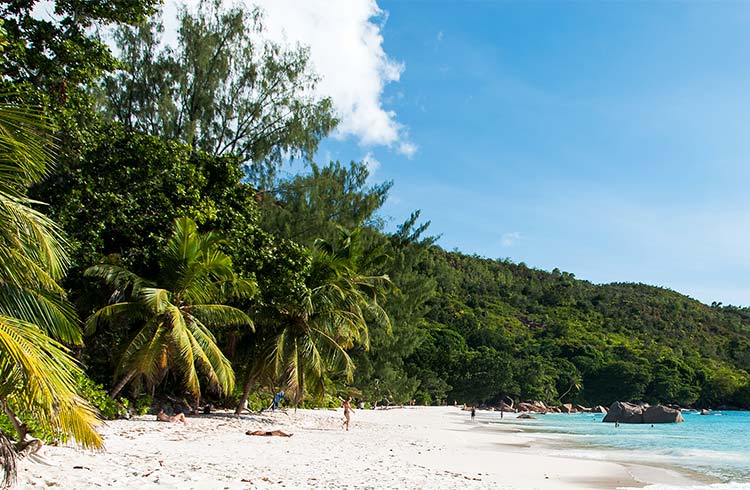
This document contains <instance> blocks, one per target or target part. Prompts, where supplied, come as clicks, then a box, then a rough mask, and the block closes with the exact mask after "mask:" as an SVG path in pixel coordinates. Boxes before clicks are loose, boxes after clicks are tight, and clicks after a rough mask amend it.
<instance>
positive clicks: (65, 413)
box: [0, 94, 102, 484]
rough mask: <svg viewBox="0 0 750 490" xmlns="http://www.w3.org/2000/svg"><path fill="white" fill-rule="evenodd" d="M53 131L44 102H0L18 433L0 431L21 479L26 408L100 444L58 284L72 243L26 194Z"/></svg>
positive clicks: (5, 289) (8, 386)
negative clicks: (81, 388)
mask: <svg viewBox="0 0 750 490" xmlns="http://www.w3.org/2000/svg"><path fill="white" fill-rule="evenodd" d="M11 97H12V95H8V94H6V95H4V96H0V98H2V99H4V100H8V99H9V98H11ZM49 130H51V128H50V127H49V126H48V125H47V124H46V123H45V119H44V117H43V114H42V112H41V110H40V109H38V108H30V107H26V106H22V105H20V104H16V103H8V102H6V103H2V104H0V380H2V381H0V409H2V410H3V412H4V413H5V415H6V416H7V417H8V418H9V419H10V421H11V424H12V425H13V426H14V429H15V431H16V436H17V439H18V441H17V442H16V443H15V444H11V443H10V441H9V439H8V438H9V435H8V434H2V435H1V436H0V439H1V440H0V447H1V448H2V449H0V452H2V453H3V462H2V465H3V468H4V470H5V476H4V478H5V483H6V484H10V483H11V482H12V480H13V479H14V478H15V468H14V455H15V453H16V452H17V451H21V450H23V449H24V448H25V446H27V445H28V444H29V441H27V440H26V436H27V426H26V424H25V423H24V422H23V421H22V420H21V417H22V416H23V414H33V415H31V416H33V417H34V419H35V421H36V423H37V424H38V425H39V426H41V427H42V428H43V429H45V430H49V431H51V432H53V433H58V434H60V435H61V436H62V437H63V438H71V437H72V438H73V439H74V440H75V441H76V443H78V444H79V445H81V446H83V447H89V448H91V447H100V446H101V443H102V441H101V437H100V436H99V434H98V433H97V432H96V430H95V429H94V428H95V426H96V425H98V423H99V420H98V418H97V416H96V410H95V409H94V408H93V407H92V406H91V405H90V404H89V403H88V402H87V401H85V400H83V399H82V398H81V396H80V395H79V394H78V392H77V390H76V388H75V387H76V378H78V377H82V376H83V372H82V371H81V369H80V367H79V366H78V365H77V363H76V361H75V360H74V359H73V358H72V357H71V355H70V353H69V351H68V349H67V348H66V347H65V346H64V345H63V344H62V343H61V342H64V343H66V344H80V342H81V330H80V325H79V323H78V321H77V319H76V315H75V312H74V310H73V309H72V307H71V306H70V305H69V304H68V303H67V302H66V300H65V292H64V291H63V289H62V288H61V287H60V286H59V285H58V284H57V281H59V280H60V279H61V278H62V277H63V275H64V273H65V270H66V268H67V266H68V257H67V255H66V253H65V250H64V248H65V245H66V243H65V240H64V239H63V237H62V235H61V233H60V231H59V229H58V228H57V226H56V225H55V223H53V222H52V221H51V220H50V219H49V218H47V217H46V216H44V215H43V214H42V213H40V212H38V211H36V210H35V209H33V207H32V206H34V205H38V204H40V203H36V202H34V201H31V200H30V199H29V198H28V197H26V194H25V190H26V188H27V187H28V186H29V185H30V184H32V183H34V182H38V181H39V180H41V179H42V178H44V177H45V176H46V175H47V172H48V170H49V164H50V162H51V158H52V154H51V151H50V147H49V146H48V144H47V143H45V139H44V134H45V133H47V132H48V131H49ZM55 339H56V340H55Z"/></svg>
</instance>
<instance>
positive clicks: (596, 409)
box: [591, 405, 607, 413]
mask: <svg viewBox="0 0 750 490" xmlns="http://www.w3.org/2000/svg"><path fill="white" fill-rule="evenodd" d="M591 411H592V412H594V413H607V409H606V408H604V407H603V406H601V405H597V406H595V407H594V408H592V409H591Z"/></svg>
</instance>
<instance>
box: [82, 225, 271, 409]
mask: <svg viewBox="0 0 750 490" xmlns="http://www.w3.org/2000/svg"><path fill="white" fill-rule="evenodd" d="M221 243H222V240H221V239H219V237H217V235H215V234H214V233H211V232H209V233H206V234H200V233H198V230H197V227H196V225H195V223H194V222H193V221H192V220H191V219H189V218H178V219H177V220H176V221H175V223H174V232H173V235H172V237H171V238H170V239H169V241H168V243H167V249H166V253H165V256H164V260H163V262H162V264H161V265H162V267H161V271H160V275H159V278H158V280H157V282H155V283H154V282H151V281H147V280H145V279H142V278H140V277H139V276H137V275H135V274H133V273H132V272H129V271H128V270H126V269H124V268H123V267H120V266H117V265H112V264H100V265H95V266H92V267H90V268H88V269H87V270H86V272H85V274H86V275H87V276H89V277H96V278H99V279H102V280H103V281H104V282H105V283H107V284H109V285H110V286H112V287H114V288H115V294H114V295H113V298H119V297H120V296H121V295H122V294H123V293H126V292H129V295H130V301H125V302H116V303H113V304H110V305H108V306H105V307H104V308H102V309H100V310H99V311H97V312H96V313H94V314H93V315H92V316H91V317H89V319H88V320H87V322H86V332H87V333H92V332H93V331H94V330H95V329H96V327H97V325H98V324H100V323H109V322H111V321H112V320H113V319H114V318H116V317H123V316H124V317H126V318H127V319H129V320H137V321H139V323H140V330H139V331H138V333H137V334H136V335H135V337H134V338H133V339H132V340H131V341H130V343H129V344H128V345H127V346H126V347H125V350H124V353H123V354H122V357H121V359H120V363H119V366H118V368H117V371H116V373H115V375H116V376H120V380H119V382H118V383H117V384H116V385H115V387H114V388H113V389H112V391H111V393H110V395H111V396H115V395H117V393H119V392H120V390H122V388H123V387H124V386H125V385H126V384H128V382H130V381H131V380H133V379H135V378H136V377H137V376H143V377H145V378H146V380H147V381H148V382H149V383H150V384H152V385H153V384H156V382H157V381H159V380H160V379H161V378H162V377H163V376H164V375H165V374H166V372H167V371H168V370H170V369H171V370H174V371H176V372H177V373H178V374H179V375H180V376H181V377H182V379H183V381H184V384H185V388H186V389H187V390H188V391H189V392H190V393H192V394H193V395H195V396H196V399H197V400H199V399H200V393H201V391H200V382H199V377H198V372H199V371H200V372H202V374H203V375H205V376H206V377H207V378H208V381H209V385H210V386H212V387H214V388H216V389H218V391H219V392H221V393H228V392H231V391H232V390H233V389H234V371H233V370H232V366H231V365H230V363H229V361H228V360H227V358H226V357H225V356H224V354H223V353H222V352H221V350H220V349H219V347H218V346H217V344H216V338H215V337H214V335H213V333H212V332H211V330H210V327H220V326H245V327H250V328H253V322H252V320H251V319H250V317H248V316H247V315H246V314H245V313H243V312H242V311H241V310H238V309H237V308H233V307H231V306H226V305H224V304H223V302H224V301H226V300H227V299H230V298H244V297H250V296H252V295H253V294H254V293H255V289H256V288H255V282H254V281H250V280H247V279H242V278H239V277H237V276H236V275H235V273H234V272H233V270H232V261H231V259H230V257H229V256H228V255H226V254H225V253H224V252H222V251H221V250H220V249H219V246H220V245H221ZM157 284H158V286H157Z"/></svg>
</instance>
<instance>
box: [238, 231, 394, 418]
mask: <svg viewBox="0 0 750 490" xmlns="http://www.w3.org/2000/svg"><path fill="white" fill-rule="evenodd" d="M359 234H360V230H358V229H357V230H355V231H354V232H351V233H348V232H346V231H345V230H343V229H340V230H339V238H338V240H337V241H336V243H334V244H331V243H328V242H326V241H323V240H318V241H317V242H316V244H315V250H314V252H313V258H312V263H311V266H310V270H309V274H308V276H307V289H306V292H305V294H304V295H303V297H301V298H298V299H297V301H294V302H289V304H287V305H285V306H284V307H282V308H280V309H279V310H278V312H277V317H276V321H277V322H278V325H279V330H278V333H277V334H276V335H275V336H273V337H271V339H270V341H269V342H268V344H267V345H266V349H265V352H266V354H265V359H266V361H267V362H268V361H270V368H271V370H272V372H273V373H275V375H276V376H282V377H283V378H284V384H286V387H287V391H288V392H291V393H292V394H293V395H294V400H295V404H296V405H298V404H299V403H300V402H301V401H302V399H303V395H304V390H305V386H306V385H308V384H311V383H312V384H315V385H316V386H317V387H318V388H319V389H322V388H323V383H324V381H325V377H326V375H328V374H330V373H331V372H332V371H335V370H336V369H340V370H341V372H342V373H343V374H344V375H345V376H346V379H347V380H348V381H351V378H352V375H353V373H354V363H353V362H352V360H351V358H350V357H349V354H348V353H347V349H350V348H352V347H353V346H354V345H355V344H361V345H363V346H364V347H365V348H367V347H369V335H368V321H369V322H375V323H376V324H379V325H382V326H384V327H385V328H388V329H390V320H389V319H388V315H387V314H386V312H385V310H384V309H383V308H382V307H381V306H380V304H378V299H379V298H380V297H381V296H382V294H383V292H384V291H385V288H386V287H387V286H389V285H390V280H389V278H388V276H386V275H379V276H370V275H365V274H363V273H361V269H362V266H363V263H364V257H363V256H362V254H361V251H360V249H359V246H358V239H359ZM256 365H258V363H256ZM260 365H262V366H264V369H266V370H267V369H268V367H269V364H260ZM257 374H258V373H256V372H251V373H250V374H249V375H248V383H246V385H245V390H244V393H243V396H242V399H241V400H240V404H239V406H238V407H237V412H236V413H240V412H241V411H242V409H243V408H244V404H245V401H246V400H247V396H248V394H249V392H250V389H252V380H253V379H255V378H257V377H258V376H257Z"/></svg>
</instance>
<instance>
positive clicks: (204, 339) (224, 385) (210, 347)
mask: <svg viewBox="0 0 750 490" xmlns="http://www.w3.org/2000/svg"><path fill="white" fill-rule="evenodd" d="M193 320H194V321H191V322H189V323H188V329H189V331H190V333H191V335H192V338H193V340H194V341H195V345H194V348H195V350H196V352H197V353H198V354H199V355H200V357H199V364H200V365H201V367H202V369H203V370H204V371H205V372H206V374H207V375H208V376H209V378H210V379H211V381H212V383H213V384H214V385H215V386H216V387H217V388H218V389H219V392H220V393H223V394H226V393H231V392H232V390H234V383H235V377H234V370H233V369H232V364H231V363H230V362H229V359H227V358H226V357H225V356H224V353H222V352H221V349H219V346H218V345H216V339H215V338H214V336H213V334H212V333H211V331H210V330H208V328H206V326H205V325H203V324H202V323H201V322H200V321H198V320H197V319H193Z"/></svg>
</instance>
